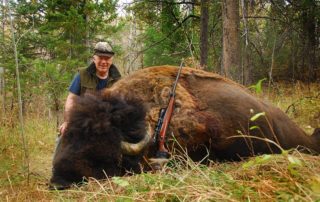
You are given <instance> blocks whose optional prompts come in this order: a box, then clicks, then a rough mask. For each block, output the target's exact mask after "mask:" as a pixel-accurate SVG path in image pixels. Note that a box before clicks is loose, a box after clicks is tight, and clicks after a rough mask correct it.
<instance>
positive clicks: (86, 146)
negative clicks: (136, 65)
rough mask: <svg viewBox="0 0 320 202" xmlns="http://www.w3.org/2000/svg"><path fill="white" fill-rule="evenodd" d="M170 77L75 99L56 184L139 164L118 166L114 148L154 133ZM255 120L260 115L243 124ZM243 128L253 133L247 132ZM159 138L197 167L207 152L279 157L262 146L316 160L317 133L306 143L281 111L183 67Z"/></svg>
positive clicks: (160, 70)
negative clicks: (309, 154)
mask: <svg viewBox="0 0 320 202" xmlns="http://www.w3.org/2000/svg"><path fill="white" fill-rule="evenodd" d="M177 72H178V68H177V67H173V66H159V67H150V68H146V69H143V70H140V71H137V72H135V73H134V74H132V75H130V76H128V77H126V78H124V79H122V80H120V81H118V82H117V83H116V84H115V85H114V86H113V87H112V88H110V89H107V90H105V91H104V93H103V94H102V97H103V99H102V100H101V99H95V98H81V99H80V101H79V103H80V104H78V106H77V107H76V108H75V109H74V111H73V112H72V117H73V118H72V119H71V122H70V128H68V133H67V134H66V138H64V139H63V141H62V146H61V147H62V148H63V149H64V150H63V151H58V152H59V153H61V154H60V155H58V157H57V158H56V159H55V160H54V166H55V168H56V170H59V174H57V176H60V178H63V179H67V180H68V181H72V180H74V179H80V178H81V177H82V176H87V177H88V176H94V177H98V178H100V177H102V175H101V170H102V169H104V170H105V171H106V172H107V174H108V175H121V174H122V172H121V171H123V167H125V169H130V168H137V166H138V162H139V160H140V158H136V157H134V156H127V162H123V161H122V160H121V156H122V159H123V155H122V154H121V152H120V151H119V147H120V145H119V144H120V143H119V141H120V140H121V139H125V140H127V141H129V142H136V141H138V140H140V139H142V135H144V134H145V133H144V132H145V131H144V130H143V129H142V128H143V127H144V126H145V124H146V123H148V124H151V126H153V127H154V126H155V124H156V122H157V119H158V112H159V110H160V108H162V107H165V106H166V104H167V102H168V98H169V96H168V95H169V92H170V89H171V87H172V85H173V82H174V80H175V77H176V74H177ZM132 95H134V97H135V98H137V99H138V100H141V101H142V102H143V104H144V105H145V106H146V109H147V111H146V112H145V111H144V110H145V108H143V107H142V105H141V103H139V104H136V103H137V102H136V101H134V102H128V101H126V99H128V98H130V99H131V97H132ZM116 98H117V99H116ZM130 99H129V100H130ZM118 102H119V103H118ZM81 103H83V104H81ZM120 106H121V107H120ZM260 112H265V113H266V115H265V116H261V117H259V118H258V119H257V120H255V121H250V118H251V117H252V116H253V115H255V114H256V113H260ZM145 113H146V114H145ZM251 126H258V128H255V129H253V130H250V127H251ZM167 134H168V136H169V142H168V148H183V149H186V150H187V151H188V155H189V156H190V157H191V158H192V159H193V160H201V159H202V158H203V157H204V156H206V155H207V151H209V153H210V154H209V159H213V160H215V159H222V160H234V159H239V158H240V157H247V156H252V155H256V154H262V153H278V152H280V149H279V148H278V146H275V145H274V144H272V143H269V142H266V141H262V140H261V139H262V138H267V139H269V140H272V141H273V142H275V143H276V144H278V145H279V146H281V147H282V148H283V149H289V148H295V147H298V146H303V147H306V148H308V149H310V150H313V151H315V152H320V142H319V139H320V137H319V136H320V135H316V134H319V132H315V135H313V136H307V135H306V134H305V133H304V131H303V130H301V129H300V128H299V127H298V126H297V125H296V124H295V123H294V122H292V121H291V120H290V119H289V118H288V117H287V116H286V114H284V113H283V112H282V111H281V110H279V109H277V108H275V107H273V106H271V105H270V104H268V103H266V102H264V101H262V100H260V99H258V98H256V97H254V96H253V95H251V94H250V93H249V92H248V91H247V90H246V89H245V88H244V87H243V86H241V85H239V84H237V83H235V82H233V81H231V80H228V79H225V78H223V77H221V76H219V75H217V74H212V73H208V72H204V71H201V70H196V69H191V68H186V67H184V68H183V69H182V73H181V77H180V79H179V83H178V86H177V89H176V109H175V111H174V114H173V117H172V119H171V122H170V127H169V131H168V133H167ZM172 135H173V136H174V137H173V136H172ZM243 135H247V136H254V137H255V138H252V137H244V136H243ZM174 140H176V141H177V142H178V143H179V146H176V143H175V141H174ZM155 150H156V146H155V145H151V146H150V147H149V148H148V149H147V150H146V152H145V156H146V159H147V160H148V158H149V157H153V155H154V151H155ZM171 151H172V150H171ZM129 161H130V162H129ZM88 162H90V163H88ZM96 162H97V163H96ZM128 162H129V163H128ZM80 164H81V165H80ZM124 165H125V166H124ZM57 172H58V171H57ZM96 173H98V174H96ZM55 176H56V175H55V174H54V177H53V179H55ZM69 176H75V177H73V178H69Z"/></svg>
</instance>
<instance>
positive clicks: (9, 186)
mask: <svg viewBox="0 0 320 202" xmlns="http://www.w3.org/2000/svg"><path fill="white" fill-rule="evenodd" d="M278 86H279V87H278V88H277V89H273V90H272V91H271V93H270V95H267V93H262V95H260V96H261V97H263V98H267V97H269V100H271V102H273V103H274V104H275V105H276V106H278V107H280V108H281V109H282V110H286V109H287V108H288V106H291V105H292V104H293V105H294V107H290V109H289V111H288V115H289V116H290V117H291V118H292V119H294V120H295V121H296V122H297V123H298V124H299V125H300V126H301V127H302V128H303V129H304V130H307V131H308V133H309V134H310V133H311V132H312V131H313V129H314V128H315V127H319V126H320V123H319V121H320V119H317V116H320V110H319V109H320V99H317V98H316V96H317V95H318V92H320V86H319V85H311V86H310V90H309V89H308V87H307V86H306V85H302V84H299V85H295V86H293V87H292V86H288V85H285V84H278ZM292 89H293V90H292ZM263 90H264V92H267V90H266V89H263ZM7 120H14V119H13V118H11V119H7ZM1 124H2V125H1V127H0V142H1V144H0V150H1V156H0V162H1V163H0V201H97V200H98V201H320V157H319V156H311V155H306V154H301V153H299V152H296V151H294V152H293V153H289V154H288V153H284V154H279V155H263V156H257V157H253V158H250V159H247V160H245V161H242V162H227V163H216V162H212V163H211V165H210V166H204V165H199V164H198V163H194V162H192V161H190V160H189V159H188V158H187V157H185V156H174V158H173V159H172V161H171V162H170V163H169V164H168V166H166V167H165V168H164V169H163V170H161V171H160V172H157V173H143V174H140V175H133V176H126V177H117V178H110V179H107V180H104V181H96V180H94V179H90V180H89V182H88V184H87V185H85V186H82V187H74V188H72V189H70V190H66V191H49V190H48V189H47V182H48V180H49V178H50V175H51V160H52V154H53V150H54V142H55V137H56V126H55V121H54V120H52V119H48V118H44V117H41V116H40V117H39V116H36V115H34V114H31V115H30V114H28V117H27V118H26V120H25V135H26V137H27V145H28V148H29V163H30V164H29V165H30V171H29V179H30V180H29V183H28V181H27V179H28V178H27V173H26V171H27V170H26V168H25V165H24V152H23V149H22V148H23V146H22V144H21V137H20V131H19V128H18V126H17V123H15V122H12V123H11V124H10V123H1Z"/></svg>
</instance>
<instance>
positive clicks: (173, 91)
mask: <svg viewBox="0 0 320 202" xmlns="http://www.w3.org/2000/svg"><path fill="white" fill-rule="evenodd" d="M183 62H184V59H182V60H181V63H180V67H179V72H178V75H177V77H176V80H175V82H174V85H173V89H172V96H175V94H176V87H177V84H178V79H179V77H180V73H181V70H182V65H183Z"/></svg>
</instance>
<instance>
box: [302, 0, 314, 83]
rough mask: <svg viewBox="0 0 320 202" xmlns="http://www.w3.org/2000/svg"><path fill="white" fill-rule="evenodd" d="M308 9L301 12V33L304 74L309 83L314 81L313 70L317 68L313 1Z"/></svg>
mask: <svg viewBox="0 0 320 202" xmlns="http://www.w3.org/2000/svg"><path fill="white" fill-rule="evenodd" d="M308 7H309V8H308V9H307V10H306V11H303V14H302V18H303V31H304V33H305V41H306V48H305V50H306V51H305V52H304V53H305V58H306V60H307V61H306V63H307V64H306V68H307V69H306V71H305V72H306V73H307V80H308V81H309V82H311V81H315V79H316V74H315V69H316V67H317V59H316V47H317V39H316V19H315V13H316V11H315V9H316V3H315V1H314V0H312V1H310V5H309V6H308Z"/></svg>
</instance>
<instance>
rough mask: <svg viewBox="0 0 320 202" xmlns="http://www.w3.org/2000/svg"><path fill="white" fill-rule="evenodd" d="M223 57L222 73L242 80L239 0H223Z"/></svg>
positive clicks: (236, 79)
mask: <svg viewBox="0 0 320 202" xmlns="http://www.w3.org/2000/svg"><path fill="white" fill-rule="evenodd" d="M222 19H223V56H222V57H223V58H222V73H223V74H224V75H225V76H226V77H228V78H231V79H233V80H235V81H240V77H241V69H240V67H241V59H240V37H239V35H240V34H239V1H233V0H223V4H222Z"/></svg>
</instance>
